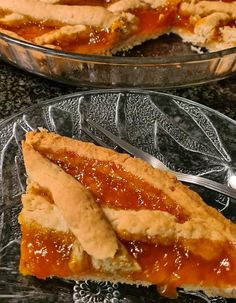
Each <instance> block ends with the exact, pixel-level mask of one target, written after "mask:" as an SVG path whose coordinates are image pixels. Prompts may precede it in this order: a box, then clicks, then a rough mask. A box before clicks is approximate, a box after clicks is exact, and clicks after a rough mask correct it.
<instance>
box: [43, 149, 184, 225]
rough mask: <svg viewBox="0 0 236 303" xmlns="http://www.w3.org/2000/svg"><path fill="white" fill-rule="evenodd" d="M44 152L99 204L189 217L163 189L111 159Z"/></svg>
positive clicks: (178, 219) (63, 152) (114, 207)
mask: <svg viewBox="0 0 236 303" xmlns="http://www.w3.org/2000/svg"><path fill="white" fill-rule="evenodd" d="M40 153H41V154H43V155H44V156H45V157H47V158H48V159H50V160H51V161H52V162H54V163H56V164H57V165H59V166H60V167H61V168H62V169H63V170H64V171H65V172H66V173H68V174H70V175H72V176H73V177H74V178H75V179H77V180H78V181H79V182H80V183H81V184H83V185H84V186H85V187H86V188H87V189H88V190H89V191H90V192H91V193H92V194H93V196H94V198H95V200H96V202H97V203H99V204H100V205H102V206H104V207H110V208H113V209H124V210H128V209H132V210H140V209H151V210H161V211H166V212H168V213H170V214H172V215H173V216H175V217H176V219H177V221H178V222H180V223H183V222H185V221H186V220H187V219H188V215H187V214H185V212H184V210H183V209H182V207H181V206H179V205H177V204H176V202H175V201H174V200H172V199H171V198H169V197H168V196H167V195H165V193H164V192H163V191H161V190H159V189H156V188H154V187H153V186H151V185H149V184H148V183H147V182H145V181H144V180H142V179H140V178H138V177H136V176H134V175H132V174H130V173H129V172H127V171H125V170H124V169H122V167H121V166H119V165H116V164H114V163H113V162H109V161H98V160H91V159H88V158H84V157H80V156H78V155H77V154H75V153H72V152H68V151H65V150H64V151H61V150H60V151H59V152H57V153H55V152H52V151H51V150H43V151H42V150H40Z"/></svg>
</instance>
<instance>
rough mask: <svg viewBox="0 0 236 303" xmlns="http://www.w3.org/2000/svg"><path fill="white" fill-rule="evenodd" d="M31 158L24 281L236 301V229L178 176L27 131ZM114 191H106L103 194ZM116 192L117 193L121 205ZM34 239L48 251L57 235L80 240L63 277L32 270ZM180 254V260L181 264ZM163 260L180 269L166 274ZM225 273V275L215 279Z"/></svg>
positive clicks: (23, 222)
mask: <svg viewBox="0 0 236 303" xmlns="http://www.w3.org/2000/svg"><path fill="white" fill-rule="evenodd" d="M23 154H24V161H25V166H26V171H27V175H28V177H29V183H28V186H27V193H26V194H25V195H23V197H22V202H23V210H22V212H21V214H20V216H19V222H20V224H21V227H22V234H23V238H22V249H21V252H22V256H21V265H20V271H21V272H22V273H23V274H33V275H36V276H37V277H40V278H44V277H47V276H54V275H56V276H62V277H64V278H72V279H83V278H86V277H89V278H93V279H95V280H107V279H109V280H111V281H121V282H126V283H130V284H133V283H135V284H143V285H149V284H157V286H159V287H162V286H163V285H166V289H167V290H169V293H168V292H167V293H166V294H167V295H173V289H175V288H176V287H184V288H186V289H201V290H204V291H205V292H206V293H209V294H213V295H218V294H221V295H224V296H227V297H234V296H235V291H236V285H235V279H234V277H235V273H236V262H235V260H236V259H235V256H236V227H235V225H234V224H232V223H231V222H230V221H228V220H227V219H225V218H224V217H223V216H222V215H221V214H219V213H218V212H217V211H216V210H214V209H213V208H211V207H209V206H207V205H206V204H205V203H204V202H203V201H202V199H201V198H200V197H199V196H198V195H197V194H196V193H194V192H192V191H191V190H190V189H189V188H188V187H186V186H184V185H183V184H181V183H180V182H178V181H177V180H176V178H175V176H173V175H172V174H170V173H167V172H162V171H159V170H157V169H154V168H152V167H151V166H149V165H148V164H147V163H145V162H143V161H142V160H138V159H133V158H131V157H130V156H128V155H125V154H118V153H116V152H114V151H112V150H108V149H105V148H102V147H97V146H95V145H93V144H91V143H85V142H80V141H77V140H73V139H70V138H66V137H61V136H59V135H56V134H53V133H48V132H46V131H42V132H29V133H28V134H27V135H26V139H25V142H23ZM63 161H64V162H63ZM76 161H77V162H76ZM63 163H64V164H63ZM117 180H118V181H117ZM123 180H124V182H123ZM78 181H79V182H78ZM104 182H105V183H104ZM116 182H118V183H116ZM122 182H123V183H122ZM80 183H81V184H80ZM106 183H107V184H108V185H107V186H108V187H104V186H103V185H104V184H106ZM97 186H98V187H97ZM109 186H111V187H112V186H115V187H114V188H115V189H116V191H117V192H118V193H117V195H116V196H115V197H111V192H109ZM139 186H142V187H143V188H144V191H145V192H146V194H147V200H146V201H145V199H144V200H142V199H143V198H142V196H141V194H140V195H138V196H137V197H138V199H141V200H142V201H141V204H142V203H143V204H142V205H143V206H142V207H140V206H137V205H138V204H137V205H136V204H135V203H136V202H137V201H135V199H137V198H133V196H132V195H133V191H132V188H133V187H134V191H136V192H138V191H140V193H141V192H142V189H141V188H139ZM103 190H105V191H104V192H103ZM122 192H127V195H125V196H122ZM113 193H114V192H113ZM153 194H154V195H155V196H156V195H157V196H158V200H157V203H160V204H163V203H165V201H167V206H168V207H166V206H165V204H163V205H164V206H163V205H162V208H155V203H156V202H155V203H154V204H153V205H151V204H150V203H152V202H151V201H153V197H154V196H153ZM122 197H123V198H122ZM135 197H136V196H135ZM122 199H130V201H132V203H131V202H130V201H129V200H122ZM105 200H107V202H106V201H105ZM117 200H121V201H120V202H121V203H118V202H119V201H118V202H117ZM104 201H105V202H104ZM163 201H164V202H163ZM117 203H118V204H117ZM130 203H131V204H130ZM148 203H149V204H148ZM130 205H131V206H130ZM135 205H136V206H135ZM163 207H164V208H163ZM173 207H174V208H173ZM173 209H174V211H173ZM35 226H36V227H35ZM30 230H36V232H34V234H36V235H37V233H39V237H40V235H41V236H42V237H43V238H42V240H40V241H41V243H44V241H46V243H47V241H48V240H47V239H48V236H47V233H52V232H53V233H54V235H55V234H56V235H58V237H59V240H58V241H59V243H61V242H60V241H62V242H63V241H67V240H66V239H67V238H72V240H70V242H69V244H68V246H67V247H70V251H69V252H68V251H67V260H66V261H63V260H62V261H61V260H60V258H59V259H58V256H57V257H56V260H57V263H58V264H60V262H62V268H65V270H64V272H61V271H60V269H58V268H57V269H53V268H51V269H50V266H51V265H48V267H49V272H48V271H46V272H42V269H41V270H38V271H37V270H34V268H37V266H38V264H37V262H38V261H35V260H34V259H33V266H32V264H31V262H32V260H31V259H32V256H30V252H29V250H28V246H27V243H29V241H30V243H34V241H35V240H32V239H30V240H27V236H26V235H29V234H30ZM50 235H51V234H50ZM61 235H62V236H61ZM45 237H46V240H45V239H44V238H45ZM50 237H51V236H50ZM50 237H49V238H50ZM53 237H54V236H53ZM60 237H64V238H63V239H64V240H60ZM37 239H38V238H37ZM27 241H28V242H27ZM40 241H39V242H40ZM54 242H56V241H54ZM47 245H49V244H46V246H47ZM50 245H51V244H50ZM57 245H59V246H60V244H57ZM175 254H176V258H177V259H173V256H175ZM164 256H166V257H165V258H166V261H165V262H166V264H169V263H168V262H170V264H172V263H171V262H174V264H175V265H171V266H170V267H169V265H165V266H164V267H163V265H162V262H161V260H162V258H163V257H164ZM179 258H180V259H179ZM54 259H55V256H54V258H52V260H54ZM171 260H172V261H171ZM179 260H182V261H179ZM223 260H227V262H228V263H227V262H226V263H225V261H224V266H226V269H225V270H223V269H222V264H223V263H222V262H223ZM42 262H44V259H43V260H42ZM55 262H56V261H55ZM63 262H64V263H63ZM179 262H180V264H179ZM35 263H36V266H35ZM52 263H53V261H52ZM43 264H44V263H43ZM65 264H66V265H65ZM157 264H159V265H158V266H157ZM178 264H179V265H178ZM196 264H198V266H197V267H196V270H195V271H196V273H195V275H194V274H193V278H192V277H190V278H189V275H187V276H186V273H188V272H189V270H191V268H192V266H194V267H195V266H196ZM227 264H228V265H227ZM173 266H174V267H175V266H176V267H175V269H173ZM182 267H183V268H182ZM218 267H219V270H220V272H221V271H222V273H221V274H220V272H219V273H218V272H217V274H216V270H217V268H218ZM40 268H43V267H42V266H41V267H40ZM50 270H51V271H50ZM159 270H160V274H159V275H156V274H155V271H157V272H158V271H159ZM173 270H174V272H175V275H174V274H173ZM228 271H229V272H228ZM49 273H51V274H49ZM176 275H177V276H179V278H178V279H177V280H176Z"/></svg>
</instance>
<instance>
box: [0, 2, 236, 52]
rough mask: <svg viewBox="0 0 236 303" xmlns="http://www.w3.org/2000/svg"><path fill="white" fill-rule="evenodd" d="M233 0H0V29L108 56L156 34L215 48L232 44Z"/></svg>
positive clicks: (235, 13)
mask: <svg viewBox="0 0 236 303" xmlns="http://www.w3.org/2000/svg"><path fill="white" fill-rule="evenodd" d="M235 20H236V1H228V0H227V1H214V0H88V1H85V0H11V1H9V0H0V32H1V33H3V34H7V35H9V36H11V37H13V38H17V39H20V40H26V41H28V42H31V43H33V44H36V45H41V46H45V47H49V48H53V49H58V50H63V51H67V52H72V53H80V54H98V55H112V54H116V53H117V52H118V51H123V50H128V49H131V48H133V47H134V46H135V45H139V44H141V43H143V42H144V41H147V40H150V39H155V38H157V37H159V36H161V35H162V34H169V33H175V34H177V35H179V36H180V37H181V38H182V39H183V40H184V41H187V42H191V43H192V44H194V45H196V46H199V47H204V48H206V49H208V50H209V51H217V50H222V49H226V48H231V47H234V46H236V27H235V26H236V21H235Z"/></svg>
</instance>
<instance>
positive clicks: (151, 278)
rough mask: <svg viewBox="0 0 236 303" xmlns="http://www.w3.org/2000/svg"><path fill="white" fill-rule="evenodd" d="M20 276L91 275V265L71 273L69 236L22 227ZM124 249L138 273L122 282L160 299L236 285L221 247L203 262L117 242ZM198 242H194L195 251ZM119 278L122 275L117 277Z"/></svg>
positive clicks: (230, 254) (234, 263)
mask: <svg viewBox="0 0 236 303" xmlns="http://www.w3.org/2000/svg"><path fill="white" fill-rule="evenodd" d="M21 229H22V242H21V260H20V272H21V273H22V274H25V275H34V276H36V277H38V278H41V279H45V278H47V277H51V276H57V277H69V276H73V275H77V277H78V276H79V275H82V276H83V275H85V274H86V275H95V274H96V276H97V277H99V275H100V274H101V272H96V270H95V269H94V268H93V267H92V265H91V264H92V263H91V262H87V261H86V264H85V266H81V265H82V264H80V266H79V267H78V268H83V270H82V271H81V270H75V268H76V267H74V269H73V272H72V270H71V269H70V267H69V261H70V255H71V250H72V243H73V242H74V237H73V236H72V235H71V233H63V232H56V231H51V230H49V229H39V228H38V227H37V226H36V225H32V224H31V225H30V226H29V225H22V226H21ZM121 242H122V243H123V244H124V245H125V247H126V249H127V250H128V251H129V253H130V254H131V255H133V257H134V258H135V259H136V260H137V262H138V263H139V265H140V266H141V268H142V269H141V271H139V272H136V273H132V272H130V273H125V274H124V278H129V279H131V280H134V281H135V280H138V281H146V282H150V283H152V284H154V285H157V287H158V290H159V292H160V293H162V295H165V296H168V297H174V296H175V294H176V287H179V286H181V285H193V286H194V285H197V286H199V285H201V287H214V288H215V287H216V288H220V287H225V286H226V285H232V286H235V284H236V278H235V276H236V248H235V246H234V247H233V245H230V244H225V245H223V249H222V250H221V252H220V254H219V256H218V257H217V258H215V259H214V260H211V261H207V260H204V259H202V258H201V257H200V256H196V255H194V254H192V253H191V252H190V251H188V249H183V248H181V247H180V246H179V245H178V244H177V243H176V245H170V246H164V245H154V244H148V243H141V242H127V241H124V240H122V239H121ZM201 243H202V241H201V240H200V241H199V242H198V245H199V249H202V247H201ZM119 275H121V276H122V273H119Z"/></svg>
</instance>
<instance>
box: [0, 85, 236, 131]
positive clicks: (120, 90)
mask: <svg viewBox="0 0 236 303" xmlns="http://www.w3.org/2000/svg"><path fill="white" fill-rule="evenodd" d="M123 92H124V93H134V94H140V93H141V94H147V95H149V94H154V95H161V96H167V97H169V98H170V97H171V98H175V99H178V100H180V101H183V102H186V103H188V104H191V105H194V106H197V107H199V108H201V109H205V110H208V111H210V112H212V113H213V114H215V115H218V116H219V117H220V118H222V119H224V120H227V121H228V122H230V123H232V124H234V125H235V127H236V121H235V120H233V119H232V118H230V117H228V116H226V115H225V114H222V113H221V112H219V111H217V110H215V109H213V108H211V107H208V106H206V105H203V104H201V103H198V102H196V101H192V100H190V99H187V98H184V97H180V96H177V95H173V94H169V93H163V92H159V91H153V90H148V89H135V88H134V89H132V88H110V89H105V88H104V89H92V90H87V91H78V92H75V93H70V94H65V95H61V96H57V97H54V98H50V99H45V100H42V101H41V102H40V103H37V104H34V105H31V106H29V107H27V108H25V109H22V110H20V111H19V112H17V113H15V114H13V115H11V116H9V117H7V118H5V119H3V120H2V121H0V131H1V130H2V128H3V127H4V126H6V125H7V124H8V123H11V122H13V120H15V119H16V118H18V117H20V116H21V115H23V114H26V113H28V112H31V111H33V110H34V109H37V108H42V107H44V106H47V105H50V104H51V105H53V104H56V103H58V102H60V101H63V99H68V98H74V97H78V96H84V95H94V94H109V93H123Z"/></svg>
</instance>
